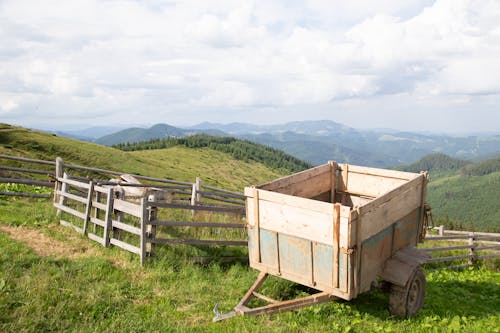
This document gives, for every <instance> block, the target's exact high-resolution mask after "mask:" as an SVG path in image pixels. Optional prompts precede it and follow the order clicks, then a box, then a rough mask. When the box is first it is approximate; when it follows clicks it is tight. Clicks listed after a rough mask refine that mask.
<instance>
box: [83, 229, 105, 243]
mask: <svg viewBox="0 0 500 333" xmlns="http://www.w3.org/2000/svg"><path fill="white" fill-rule="evenodd" d="M87 236H88V237H89V238H90V239H91V240H93V241H95V242H97V243H99V244H101V245H102V246H105V244H106V242H105V241H104V238H102V237H99V236H97V235H96V234H93V233H91V232H88V233H87Z"/></svg>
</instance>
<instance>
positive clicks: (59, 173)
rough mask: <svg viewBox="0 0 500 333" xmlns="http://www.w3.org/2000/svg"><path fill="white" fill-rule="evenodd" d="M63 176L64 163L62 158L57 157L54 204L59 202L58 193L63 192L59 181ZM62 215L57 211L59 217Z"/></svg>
mask: <svg viewBox="0 0 500 333" xmlns="http://www.w3.org/2000/svg"><path fill="white" fill-rule="evenodd" d="M62 176H63V162H62V158H60V157H57V158H56V182H55V185H54V203H57V202H59V194H57V191H59V190H61V182H60V181H59V180H58V179H59V178H61V177H62ZM59 215H61V211H60V210H59V209H58V210H57V216H59Z"/></svg>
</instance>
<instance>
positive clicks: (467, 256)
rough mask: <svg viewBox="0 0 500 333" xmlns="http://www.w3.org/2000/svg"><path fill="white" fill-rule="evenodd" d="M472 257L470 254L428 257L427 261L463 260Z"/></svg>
mask: <svg viewBox="0 0 500 333" xmlns="http://www.w3.org/2000/svg"><path fill="white" fill-rule="evenodd" d="M470 257H471V256H470V255H464V256H451V257H438V258H430V259H427V262H441V261H453V260H462V259H470Z"/></svg>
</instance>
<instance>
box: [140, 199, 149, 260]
mask: <svg viewBox="0 0 500 333" xmlns="http://www.w3.org/2000/svg"><path fill="white" fill-rule="evenodd" d="M146 202H147V199H146V198H142V199H141V210H142V215H141V221H140V224H141V228H140V229H139V237H140V250H141V253H140V256H141V266H142V265H143V263H144V260H146V250H147V235H146V232H147V225H148V222H149V214H148V206H147V205H146Z"/></svg>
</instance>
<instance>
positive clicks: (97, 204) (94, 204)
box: [92, 200, 107, 210]
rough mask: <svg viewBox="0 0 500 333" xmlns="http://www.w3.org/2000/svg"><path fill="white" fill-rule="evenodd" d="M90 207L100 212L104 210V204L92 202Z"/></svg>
mask: <svg viewBox="0 0 500 333" xmlns="http://www.w3.org/2000/svg"><path fill="white" fill-rule="evenodd" d="M92 207H94V208H97V209H100V210H106V207H107V206H106V204H103V203H100V202H98V201H95V200H94V201H92Z"/></svg>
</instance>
